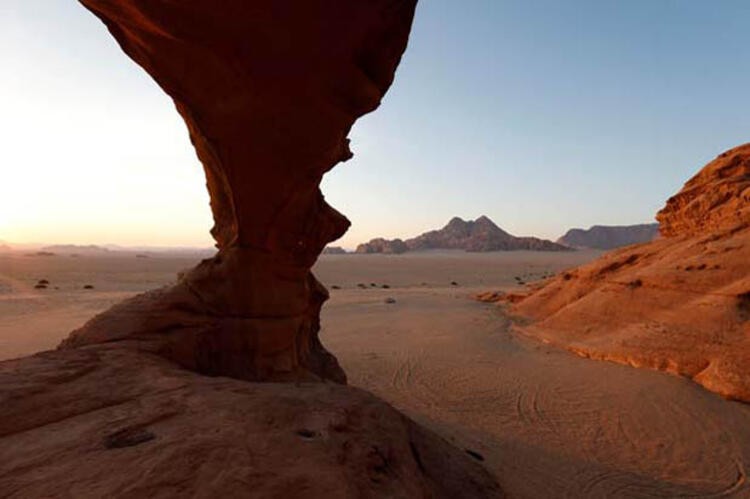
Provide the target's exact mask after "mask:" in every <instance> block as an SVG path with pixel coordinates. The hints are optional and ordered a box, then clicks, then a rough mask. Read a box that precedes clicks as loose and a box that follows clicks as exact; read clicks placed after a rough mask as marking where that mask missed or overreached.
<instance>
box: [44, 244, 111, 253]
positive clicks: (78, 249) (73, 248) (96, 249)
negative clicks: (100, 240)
mask: <svg viewBox="0 0 750 499" xmlns="http://www.w3.org/2000/svg"><path fill="white" fill-rule="evenodd" d="M42 251H46V252H52V253H63V254H67V253H80V254H83V255H90V254H92V253H96V254H98V253H109V250H108V249H107V248H103V247H102V246H96V245H95V244H87V245H78V244H53V245H51V246H45V247H43V248H42Z"/></svg>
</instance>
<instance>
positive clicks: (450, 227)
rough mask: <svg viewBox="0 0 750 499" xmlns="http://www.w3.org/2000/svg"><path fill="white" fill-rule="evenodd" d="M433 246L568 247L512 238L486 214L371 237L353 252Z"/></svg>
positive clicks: (482, 248) (486, 248) (488, 248)
mask: <svg viewBox="0 0 750 499" xmlns="http://www.w3.org/2000/svg"><path fill="white" fill-rule="evenodd" d="M434 249H460V250H464V251H473V252H480V251H513V250H532V251H568V250H569V249H570V248H568V247H565V246H562V245H560V244H556V243H553V242H552V241H547V240H544V239H539V238H536V237H516V236H513V235H511V234H508V233H507V232H505V231H504V230H503V229H501V228H500V227H498V226H497V225H496V224H495V222H493V221H492V220H490V219H489V218H488V217H486V216H484V215H483V216H481V217H479V218H477V219H476V220H468V221H466V220H462V219H461V218H459V217H454V218H452V219H451V220H450V221H449V222H448V224H447V225H446V226H445V227H443V228H442V229H440V230H432V231H429V232H425V233H424V234H422V235H420V236H417V237H415V238H412V239H407V240H406V241H402V240H401V239H394V240H390V241H389V240H386V239H382V238H378V239H373V240H371V241H370V242H368V243H364V244H360V245H359V246H358V247H357V253H403V252H405V251H421V250H434Z"/></svg>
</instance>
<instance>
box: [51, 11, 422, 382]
mask: <svg viewBox="0 0 750 499" xmlns="http://www.w3.org/2000/svg"><path fill="white" fill-rule="evenodd" d="M81 2H82V3H83V4H84V5H85V6H86V7H87V8H88V9H89V10H91V11H92V12H93V13H94V14H95V15H96V16H98V17H99V18H100V19H101V20H102V21H103V22H104V23H105V24H106V26H107V27H108V29H109V31H110V32H111V33H112V35H113V36H114V37H115V38H116V39H117V41H118V42H119V44H120V46H121V47H122V49H123V50H124V51H125V52H126V53H127V54H128V56H130V57H131V58H132V59H133V60H134V61H135V62H137V63H138V64H139V65H141V66H142V67H143V68H144V69H145V70H146V71H147V72H148V73H149V74H150V75H151V76H152V77H153V78H154V79H155V80H156V82H157V83H158V84H159V85H160V86H161V87H162V88H163V89H164V91H165V92H166V93H167V94H169V95H170V96H171V97H172V98H173V100H174V102H175V105H176V107H177V110H178V111H179V113H180V114H181V115H182V117H183V118H184V120H185V122H186V123H187V125H188V129H189V131H190V137H191V141H192V143H193V145H194V146H195V149H196V152H197V154H198V156H199V158H200V160H201V162H202V163H203V165H204V169H205V172H206V179H207V187H208V190H209V193H210V196H211V209H212V212H213V217H214V222H215V225H214V227H213V229H212V231H211V232H212V235H213V236H214V238H215V240H216V243H217V247H218V249H219V252H218V254H217V255H216V257H214V258H212V259H209V260H205V261H203V262H202V263H201V264H200V265H199V266H198V267H196V268H195V269H193V270H192V271H191V272H189V273H188V274H187V275H186V276H184V277H183V278H182V280H181V281H180V282H179V283H178V284H177V285H176V286H174V287H172V288H170V289H162V290H157V291H154V292H150V293H146V294H144V295H140V296H138V297H135V298H133V299H131V300H128V301H126V302H124V303H122V304H120V305H117V306H115V307H113V308H112V309H110V310H109V311H106V312H104V313H103V314H100V315H99V316H97V317H95V318H94V319H92V320H91V321H89V322H88V323H87V324H86V325H84V326H83V327H82V328H81V329H79V330H77V331H75V332H73V333H72V334H71V336H70V337H69V338H68V339H67V340H65V341H64V342H63V344H62V345H61V347H60V348H63V349H68V348H75V347H80V346H83V345H87V344H92V343H104V342H117V343H118V344H122V345H126V346H131V347H133V348H136V349H139V350H147V351H152V352H156V353H159V354H160V355H163V356H165V357H167V358H169V359H171V360H174V361H176V362H178V363H179V364H181V365H183V366H184V367H187V368H190V369H193V370H196V371H199V372H202V373H207V374H221V375H229V376H233V377H238V378H243V379H250V380H289V379H330V380H334V381H338V382H345V381H346V377H345V374H344V372H343V370H342V369H341V368H340V367H339V365H338V363H337V361H336V359H335V357H333V356H332V355H331V354H329V353H328V352H327V351H326V350H325V348H324V347H323V346H322V345H321V343H320V341H319V340H318V331H319V312H320V308H321V306H322V304H323V302H324V301H325V300H326V299H327V297H328V294H327V292H326V290H325V288H324V287H323V286H322V285H321V284H320V283H319V282H318V281H317V280H316V279H315V277H314V276H313V275H312V273H311V272H310V267H311V266H312V264H313V263H314V262H315V260H316V258H317V256H318V255H319V254H320V252H321V251H322V250H323V248H324V247H325V245H326V243H328V242H330V241H332V240H334V239H337V238H338V237H340V236H341V235H342V234H343V233H344V232H345V231H346V230H347V228H348V226H349V221H348V220H347V219H346V217H344V216H343V215H341V214H340V213H338V212H337V211H336V210H335V209H333V208H332V207H331V206H329V205H328V204H327V203H326V202H325V200H324V198H323V195H322V194H321V192H320V189H319V184H320V181H321V178H322V176H323V174H324V173H325V172H326V171H328V170H330V169H331V168H333V167H334V166H335V165H336V164H337V163H339V162H340V161H346V160H347V159H349V158H351V156H352V153H351V151H350V150H349V141H348V139H347V134H348V132H349V130H350V129H351V127H352V125H353V124H354V122H355V120H356V119H357V118H358V117H359V116H361V115H363V114H365V113H368V112H370V111H373V110H374V109H375V108H377V107H378V105H379V103H380V100H381V98H382V96H383V95H384V93H385V92H386V91H387V90H388V88H389V86H390V84H391V82H392V80H393V76H394V72H395V70H396V66H397V65H398V63H399V61H400V58H401V55H402V53H403V52H404V50H405V48H406V44H407V40H408V36H409V31H410V28H411V22H412V18H413V15H414V9H415V5H416V0H372V1H335V2H333V1H330V0H305V1H304V2H247V1H245V0H224V1H223V2H222V3H221V8H217V6H216V3H215V2H214V1H213V0H194V1H191V2H189V4H188V3H181V2H169V1H165V0H156V1H155V0H116V1H115V0H81Z"/></svg>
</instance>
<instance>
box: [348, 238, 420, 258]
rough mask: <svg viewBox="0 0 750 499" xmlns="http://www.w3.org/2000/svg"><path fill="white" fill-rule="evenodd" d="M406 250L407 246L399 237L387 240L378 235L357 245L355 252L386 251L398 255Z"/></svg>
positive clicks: (407, 249)
mask: <svg viewBox="0 0 750 499" xmlns="http://www.w3.org/2000/svg"><path fill="white" fill-rule="evenodd" d="M406 251H409V248H407V247H406V243H404V241H402V240H401V239H391V240H388V239H383V238H382V237H378V238H375V239H372V240H370V241H369V242H366V243H364V244H360V245H359V246H357V249H356V250H355V253H388V254H394V255H398V254H400V253H404V252H406Z"/></svg>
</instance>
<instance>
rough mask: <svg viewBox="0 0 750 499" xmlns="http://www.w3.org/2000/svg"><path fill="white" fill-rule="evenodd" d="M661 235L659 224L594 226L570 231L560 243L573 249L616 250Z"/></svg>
mask: <svg viewBox="0 0 750 499" xmlns="http://www.w3.org/2000/svg"><path fill="white" fill-rule="evenodd" d="M658 235H659V224H658V223H653V224H640V225H609V226H608V225H594V226H593V227H591V228H590V229H588V230H584V229H570V230H569V231H568V232H566V233H565V235H564V236H562V237H561V238H560V239H558V240H557V242H558V243H560V244H564V245H565V246H570V247H571V248H592V249H603V250H608V249H614V248H619V247H621V246H629V245H631V244H638V243H647V242H649V241H653V240H654V239H656V237H658Z"/></svg>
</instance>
